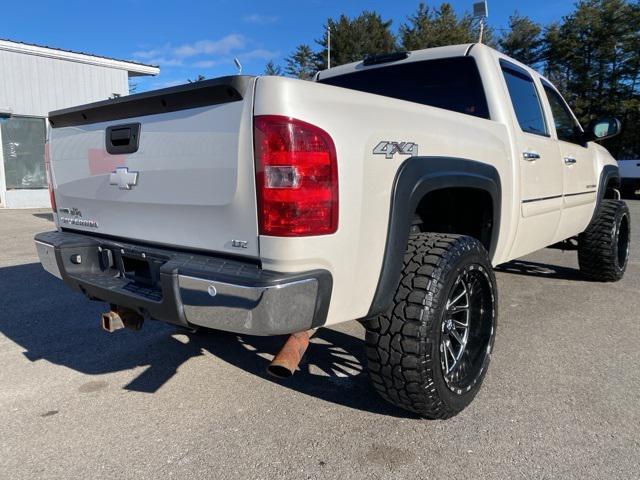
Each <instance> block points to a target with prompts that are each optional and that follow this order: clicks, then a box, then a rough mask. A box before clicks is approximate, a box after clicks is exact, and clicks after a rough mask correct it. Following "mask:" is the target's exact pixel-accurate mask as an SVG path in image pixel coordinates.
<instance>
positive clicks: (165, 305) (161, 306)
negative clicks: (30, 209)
mask: <svg viewBox="0 0 640 480" xmlns="http://www.w3.org/2000/svg"><path fill="white" fill-rule="evenodd" d="M35 243H36V249H37V251H38V256H39V258H40V262H41V263H42V266H43V268H44V269H45V270H46V271H47V272H49V273H51V274H52V275H54V276H56V277H58V278H60V279H62V280H63V281H64V282H65V283H67V284H68V285H69V286H71V287H72V288H74V289H75V290H78V291H80V292H82V293H84V294H85V295H86V296H87V297H89V298H90V299H93V300H101V301H104V302H108V303H110V304H112V305H118V306H121V307H127V308H131V309H134V310H136V311H138V312H139V313H140V314H142V315H144V316H146V317H150V318H155V319H158V320H163V321H166V322H169V323H173V324H177V325H182V326H187V327H193V326H200V327H207V328H213V329H217V330H225V331H230V332H236V333H245V334H251V335H279V334H287V333H293V332H299V331H304V330H308V329H310V328H316V327H319V326H321V325H323V324H324V322H325V320H326V315H327V310H328V306H329V301H330V297H331V288H332V280H331V275H330V273H329V272H327V271H326V270H314V271H310V272H302V273H290V274H288V273H280V272H273V271H267V270H262V269H261V268H259V266H258V265H257V264H256V263H250V262H246V261H239V260H230V259H228V258H221V257H216V256H208V255H201V254H193V253H186V252H175V251H173V250H168V249H163V248H158V247H155V246H154V247H150V246H143V245H139V244H134V243H129V242H120V241H116V240H110V239H103V238H98V237H93V236H88V235H80V234H76V233H71V232H48V233H43V234H39V235H37V236H36V238H35ZM140 272H144V276H142V278H141V275H140Z"/></svg>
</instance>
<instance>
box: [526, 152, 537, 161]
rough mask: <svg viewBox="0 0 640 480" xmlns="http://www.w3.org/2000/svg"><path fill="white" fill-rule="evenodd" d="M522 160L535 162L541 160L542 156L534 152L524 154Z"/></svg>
mask: <svg viewBox="0 0 640 480" xmlns="http://www.w3.org/2000/svg"><path fill="white" fill-rule="evenodd" d="M522 158H524V159H525V160H526V161H528V162H533V161H534V160H538V159H539V158H540V154H539V153H538V152H533V151H527V152H522Z"/></svg>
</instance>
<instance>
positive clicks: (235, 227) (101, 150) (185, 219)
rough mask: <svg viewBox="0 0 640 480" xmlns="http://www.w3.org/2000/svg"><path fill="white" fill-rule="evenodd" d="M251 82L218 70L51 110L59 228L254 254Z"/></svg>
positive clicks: (255, 244)
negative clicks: (192, 80)
mask: <svg viewBox="0 0 640 480" xmlns="http://www.w3.org/2000/svg"><path fill="white" fill-rule="evenodd" d="M254 80H255V79H252V78H250V77H227V78H222V79H216V80H211V81H205V82H198V84H190V85H187V86H180V87H175V88H170V89H165V90H159V91H156V92H149V93H144V94H139V95H132V96H130V97H123V98H122V99H117V100H114V101H110V102H101V103H98V104H92V105H88V106H85V107H79V108H75V109H70V110H66V111H60V112H53V113H52V114H51V116H50V122H51V125H52V130H51V140H50V157H51V166H52V170H53V177H54V181H55V196H56V201H57V207H58V219H59V222H60V226H61V227H62V228H65V229H69V230H79V231H85V232H88V233H93V234H102V235H109V236H112V237H117V238H123V239H127V240H138V241H142V242H148V243H154V244H161V245H168V246H173V247H187V248H194V249H199V250H210V251H216V252H226V253H232V254H236V255H245V256H257V255H258V233H257V218H256V194H255V182H254V166H253V153H252V152H253V143H252V127H251V126H252V102H253V88H254V84H255V82H254Z"/></svg>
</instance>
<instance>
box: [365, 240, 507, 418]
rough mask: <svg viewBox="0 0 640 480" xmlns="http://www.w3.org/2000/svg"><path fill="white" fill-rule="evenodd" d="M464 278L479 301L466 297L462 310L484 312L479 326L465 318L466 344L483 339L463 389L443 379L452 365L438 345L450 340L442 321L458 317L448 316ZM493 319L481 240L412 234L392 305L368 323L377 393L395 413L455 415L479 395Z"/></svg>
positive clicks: (492, 292)
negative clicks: (398, 409) (468, 340)
mask: <svg viewBox="0 0 640 480" xmlns="http://www.w3.org/2000/svg"><path fill="white" fill-rule="evenodd" d="M466 277H469V278H471V280H469V282H468V285H469V288H468V290H469V291H470V292H472V291H473V290H474V288H475V289H476V292H475V293H474V295H476V296H478V298H477V299H476V300H474V301H472V298H476V297H475V296H474V297H471V296H467V297H465V298H466V299H467V302H466V303H467V304H468V305H471V304H473V305H474V308H475V309H476V310H477V311H478V312H480V311H481V312H482V313H479V314H478V315H476V317H477V318H473V315H471V316H469V315H470V314H467V317H466V318H467V325H469V328H468V331H469V334H468V338H472V336H471V335H472V333H471V332H476V333H477V334H478V338H479V339H481V341H480V340H479V341H478V346H477V352H476V354H475V355H472V354H471V353H469V358H475V359H476V360H477V362H476V363H477V365H476V367H473V369H471V367H469V371H472V370H473V371H475V374H474V375H473V376H471V375H469V376H468V382H467V383H468V384H466V383H462V381H460V383H456V382H454V381H453V380H452V379H447V378H446V377H445V369H446V368H448V364H447V365H446V368H445V364H444V363H443V362H444V360H445V359H447V358H449V357H446V355H447V354H446V353H444V352H443V351H442V349H444V348H445V347H444V345H443V344H442V342H446V341H447V338H448V337H447V336H446V335H449V334H448V333H446V332H445V323H446V321H447V320H446V318H452V317H453V315H457V314H459V313H460V312H456V313H455V314H451V313H449V312H450V310H449V308H454V307H449V306H448V305H449V303H450V295H451V294H452V293H453V289H454V288H459V287H455V285H460V281H459V280H458V279H459V278H466ZM463 284H464V285H467V282H463ZM497 314H498V312H497V290H496V282H495V276H494V274H493V270H492V266H491V262H490V260H489V255H488V254H487V251H486V250H485V248H484V247H483V246H482V244H481V243H480V242H479V241H478V240H476V239H474V238H472V237H467V236H462V235H449V234H438V233H415V234H411V235H410V238H409V243H408V246H407V251H406V254H405V257H404V262H403V269H402V273H401V278H400V283H399V286H398V288H397V291H396V294H395V297H394V301H393V305H392V306H391V307H390V308H389V310H388V311H387V312H386V313H385V314H384V315H380V316H378V317H376V318H373V319H369V320H367V321H366V322H365V327H366V329H367V332H366V350H367V359H368V366H369V375H370V377H371V380H372V382H373V385H374V387H375V389H376V390H377V391H378V392H379V393H380V395H381V396H382V397H383V398H384V399H386V400H388V401H389V402H391V403H393V404H394V405H397V406H398V407H401V408H404V409H406V410H410V411H412V412H415V413H418V414H419V415H421V416H423V417H426V418H448V417H452V416H454V415H456V414H457V413H459V412H460V411H461V410H463V409H464V408H465V407H466V406H467V405H468V404H469V403H470V402H471V401H472V400H473V398H474V397H475V395H476V394H477V393H478V390H479V389H480V385H481V384H482V380H483V379H484V376H485V374H486V371H487V367H488V365H489V360H490V354H491V350H492V348H493V342H494V338H495V330H496V324H497ZM458 318H459V317H458ZM449 326H450V325H449ZM449 344H451V340H450V339H449ZM469 351H470V352H471V351H472V349H471V348H470V349H469ZM473 351H475V348H474V349H473ZM443 353H444V355H445V356H444V357H443ZM462 358H463V357H461V359H462ZM460 365H463V363H462V360H461V363H460ZM458 368H460V366H459V367H458ZM459 380H460V379H459Z"/></svg>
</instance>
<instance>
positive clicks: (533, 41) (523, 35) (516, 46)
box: [498, 12, 542, 66]
mask: <svg viewBox="0 0 640 480" xmlns="http://www.w3.org/2000/svg"><path fill="white" fill-rule="evenodd" d="M498 45H499V46H500V50H502V51H503V52H504V53H505V54H506V55H509V56H510V57H513V58H515V59H516V60H519V61H521V62H522V63H525V64H527V65H530V66H535V65H536V64H537V63H538V62H540V60H541V58H542V28H541V27H540V25H538V24H537V23H535V22H532V21H531V19H529V18H528V17H523V16H521V15H520V14H518V12H515V13H514V14H513V15H511V16H510V17H509V31H508V33H506V34H505V35H503V36H502V38H500V40H499V41H498Z"/></svg>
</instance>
